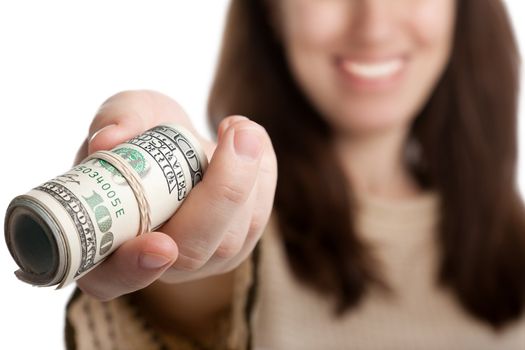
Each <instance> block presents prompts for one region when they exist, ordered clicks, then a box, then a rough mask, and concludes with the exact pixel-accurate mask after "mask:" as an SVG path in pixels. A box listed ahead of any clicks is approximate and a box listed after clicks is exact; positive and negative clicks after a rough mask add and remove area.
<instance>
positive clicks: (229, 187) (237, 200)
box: [215, 183, 249, 205]
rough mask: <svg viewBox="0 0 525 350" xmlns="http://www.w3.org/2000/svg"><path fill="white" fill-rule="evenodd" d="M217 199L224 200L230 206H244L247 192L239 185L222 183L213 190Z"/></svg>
mask: <svg viewBox="0 0 525 350" xmlns="http://www.w3.org/2000/svg"><path fill="white" fill-rule="evenodd" d="M215 193H216V196H217V199H219V200H226V201H227V202H230V203H232V204H236V205H240V204H244V202H246V200H247V199H248V195H249V194H248V192H247V191H245V190H244V189H243V188H242V186H241V185H240V184H239V183H223V184H220V185H218V186H217V188H216V189H215Z"/></svg>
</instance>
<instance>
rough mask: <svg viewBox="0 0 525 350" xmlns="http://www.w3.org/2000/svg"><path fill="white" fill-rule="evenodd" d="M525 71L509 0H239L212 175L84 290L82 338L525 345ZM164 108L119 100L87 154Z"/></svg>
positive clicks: (167, 103) (86, 280)
mask: <svg viewBox="0 0 525 350" xmlns="http://www.w3.org/2000/svg"><path fill="white" fill-rule="evenodd" d="M518 66H519V57H518V53H517V49H516V45H515V42H514V38H513V35H512V30H511V28H510V25H509V20H508V18H507V15H506V12H505V10H504V8H503V4H502V3H501V2H500V1H498V0H475V1H474V0H457V1H454V0H420V1H419V0H418V1H412V0H401V1H386V0H385V1H379V0H360V1H358V0H355V1H348V0H325V1H319V0H281V1H273V0H266V1H264V0H259V1H242V0H233V1H232V5H231V9H230V13H229V17H228V20H227V28H226V33H225V38H224V43H223V50H222V55H221V58H220V63H219V67H218V71H217V75H216V78H215V82H214V86H213V89H212V93H211V97H210V102H209V111H210V116H211V120H212V123H213V125H214V126H215V127H217V134H218V141H217V145H215V144H213V143H211V142H208V141H205V140H202V142H203V145H204V147H205V148H206V149H207V152H208V155H210V156H211V155H212V154H213V156H212V158H211V163H210V166H209V169H208V171H207V173H206V175H205V177H204V179H203V181H202V182H201V183H200V184H199V185H198V186H197V187H196V188H195V189H194V190H193V191H192V192H191V193H190V195H189V197H188V198H187V199H186V201H185V202H184V205H183V206H182V207H181V208H180V210H179V211H178V212H177V213H176V214H175V215H174V216H173V217H172V218H171V219H170V220H169V221H168V222H167V223H166V224H165V225H164V226H163V227H161V228H160V229H159V231H160V232H153V233H148V234H145V235H142V236H140V237H137V238H136V239H134V240H132V241H130V242H128V243H126V244H124V245H123V246H122V247H120V248H119V249H118V250H117V251H116V252H115V253H114V254H113V255H112V256H111V258H109V259H108V260H106V261H105V262H104V263H103V264H101V265H100V266H99V267H97V268H96V269H95V270H93V271H92V272H90V273H89V274H88V275H86V276H85V277H83V278H82V279H81V280H80V281H79V282H78V285H79V287H80V290H81V291H82V292H81V291H80V290H78V291H77V292H76V293H75V296H74V297H73V298H72V300H71V302H70V304H69V306H68V325H67V330H68V332H67V340H68V344H69V346H70V347H74V346H75V344H76V346H77V347H78V348H79V349H80V348H96V347H98V348H109V347H121V348H127V349H128V348H140V349H147V348H156V347H161V348H162V347H164V348H169V347H173V348H177V349H179V348H184V346H186V347H187V348H190V349H193V348H233V349H244V348H250V347H253V348H268V349H299V348H300V349H304V348H308V349H342V348H356V349H409V348H415V349H422V348H424V349H522V348H524V347H525V318H524V316H523V308H524V301H525V278H524V276H523V272H522V271H523V269H524V268H525V219H524V208H523V203H522V201H521V199H520V196H519V194H518V192H517V189H516V179H515V175H516V152H517V151H516V148H517V141H516V105H517V90H518V77H519V74H518V73H519V72H518ZM232 114H242V115H246V116H249V117H250V118H251V120H249V119H246V118H245V117H240V116H232V117H228V118H225V117H226V116H228V115H232ZM162 121H176V122H181V123H183V124H185V125H186V126H188V127H190V128H191V124H190V122H189V121H188V120H187V118H185V117H184V115H183V112H182V111H181V109H180V107H179V106H178V105H177V104H176V103H175V102H174V101H173V100H171V99H169V98H168V97H166V96H164V95H161V94H159V93H155V92H149V91H138V92H137V91H132V92H124V93H120V94H117V95H115V96H113V97H112V98H110V99H109V100H108V101H106V102H105V103H104V104H103V105H102V107H101V109H100V111H99V112H98V113H97V116H96V117H95V119H94V121H93V123H92V126H91V129H90V135H91V136H90V137H89V142H86V144H85V145H84V147H83V149H81V151H80V154H79V158H78V159H81V158H82V157H83V156H85V153H86V152H90V153H91V152H93V151H96V150H98V149H102V148H111V147H112V146H114V145H116V144H118V143H119V142H121V141H123V140H125V139H127V138H129V137H131V136H133V135H135V134H138V133H140V132H141V131H143V130H145V129H147V128H149V127H152V126H153V125H156V124H158V123H160V122H162ZM258 124H260V125H262V126H264V128H265V129H266V130H267V133H266V132H265V131H264V130H263V129H262V128H261V127H260V126H259V125H258ZM270 139H271V141H270ZM272 143H273V148H272ZM273 149H275V154H274V151H273ZM275 155H276V159H277V162H278V165H279V177H278V181H277V180H276V175H277V170H276V159H275ZM276 181H277V189H276V190H275V184H276ZM274 193H275V202H274ZM272 205H273V209H274V210H273V213H274V215H272V218H271V219H270V220H269V222H268V218H269V217H270V212H271V211H272ZM263 232H264V234H263ZM261 236H262V237H263V238H262V239H261V240H260V243H259V244H258V245H257V242H259V238H260V237H261ZM256 245H257V248H256V249H254V247H255V246H256ZM100 301H109V302H108V303H101V302H100Z"/></svg>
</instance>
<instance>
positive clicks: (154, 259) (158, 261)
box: [139, 253, 171, 270]
mask: <svg viewBox="0 0 525 350" xmlns="http://www.w3.org/2000/svg"><path fill="white" fill-rule="evenodd" d="M170 261H171V259H170V258H168V257H166V256H163V255H157V254H150V253H143V254H141V255H140V257H139V264H140V267H142V268H144V269H150V270H153V269H159V268H161V267H162V266H164V265H166V264H167V263H169V262H170Z"/></svg>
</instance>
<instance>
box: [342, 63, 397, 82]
mask: <svg viewBox="0 0 525 350" xmlns="http://www.w3.org/2000/svg"><path fill="white" fill-rule="evenodd" d="M404 65H405V61H404V60H403V59H402V58H394V59H388V60H382V61H376V62H364V61H357V60H349V59H342V60H341V61H340V66H341V68H342V69H343V70H344V71H345V72H346V73H347V74H349V75H351V76H354V77H356V78H359V79H365V80H382V79H387V78H390V77H393V76H395V75H396V74H398V73H399V72H401V70H402V69H403V67H404Z"/></svg>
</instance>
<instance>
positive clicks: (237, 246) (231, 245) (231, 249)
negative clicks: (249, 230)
mask: <svg viewBox="0 0 525 350" xmlns="http://www.w3.org/2000/svg"><path fill="white" fill-rule="evenodd" d="M242 246H243V242H242V240H241V239H239V238H237V237H233V235H232V236H231V237H227V238H226V239H224V241H223V242H222V243H221V244H220V245H219V247H218V248H217V250H216V251H215V256H216V257H218V258H220V259H231V258H233V257H235V256H237V254H239V252H240V251H241V249H242Z"/></svg>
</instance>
